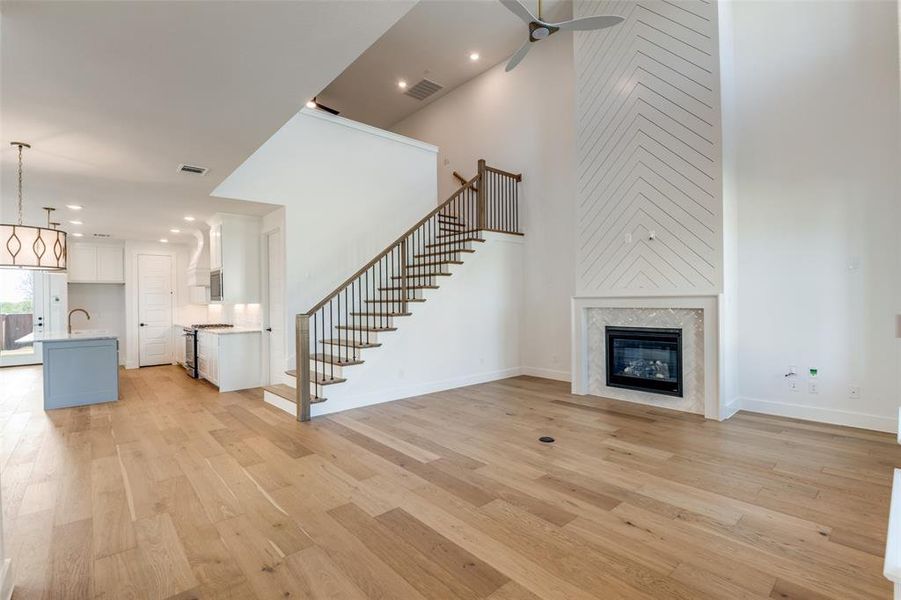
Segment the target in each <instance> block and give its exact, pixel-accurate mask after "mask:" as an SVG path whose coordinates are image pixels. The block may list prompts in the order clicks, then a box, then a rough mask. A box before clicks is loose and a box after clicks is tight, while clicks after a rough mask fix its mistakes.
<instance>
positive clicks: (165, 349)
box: [138, 254, 172, 367]
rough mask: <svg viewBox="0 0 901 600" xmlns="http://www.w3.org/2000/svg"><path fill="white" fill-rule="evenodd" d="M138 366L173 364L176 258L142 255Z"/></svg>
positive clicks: (139, 271)
mask: <svg viewBox="0 0 901 600" xmlns="http://www.w3.org/2000/svg"><path fill="white" fill-rule="evenodd" d="M138 320H139V321H140V322H139V323H138V344H139V350H138V366H141V367H148V366H151V365H165V364H169V363H171V362H172V257H171V256H159V255H155V254H139V255H138Z"/></svg>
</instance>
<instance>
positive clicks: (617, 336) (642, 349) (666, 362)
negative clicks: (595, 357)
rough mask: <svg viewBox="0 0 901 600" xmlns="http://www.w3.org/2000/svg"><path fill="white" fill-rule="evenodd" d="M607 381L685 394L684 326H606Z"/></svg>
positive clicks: (652, 391) (632, 387)
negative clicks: (683, 371) (660, 327)
mask: <svg viewBox="0 0 901 600" xmlns="http://www.w3.org/2000/svg"><path fill="white" fill-rule="evenodd" d="M605 330H606V336H607V385H608V386H610V387H618V388H626V389H629V390H640V391H643V392H651V393H654V394H666V395H668V396H679V397H680V398H681V397H682V330H681V329H658V328H653V327H609V326H608V327H606V328H605Z"/></svg>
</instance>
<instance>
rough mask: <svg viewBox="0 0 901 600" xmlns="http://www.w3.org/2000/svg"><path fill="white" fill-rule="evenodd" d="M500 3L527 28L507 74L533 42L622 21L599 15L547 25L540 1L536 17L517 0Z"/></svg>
mask: <svg viewBox="0 0 901 600" xmlns="http://www.w3.org/2000/svg"><path fill="white" fill-rule="evenodd" d="M500 3H501V4H503V5H504V6H506V7H507V8H508V9H509V10H510V12H512V13H513V14H514V15H516V16H517V17H519V18H520V19H522V20H523V21H524V22H525V23H526V25H528V26H529V39H528V40H526V42H525V43H524V44H523V45H522V46H520V47H519V50H517V51H516V52H515V53H514V54H513V56H511V57H510V61H509V62H508V63H507V67H506V68H505V69H504V70H505V71H507V72H510V71H512V70H513V69H514V68H515V67H516V65H518V64H519V63H520V61H521V60H522V59H524V58H525V57H526V54H527V53H528V52H529V46H530V45H531V44H533V43H535V42H540V41H541V40H543V39H546V38H547V37H549V36H551V35H553V34H555V33H557V32H558V31H560V30H563V31H593V30H595V29H604V28H605V27H613V26H614V25H619V24H620V23H622V22H623V21H624V19H623V18H622V17H615V16H612V15H600V16H596V17H585V18H583V19H572V20H571V21H563V22H562V23H547V22H545V21H543V20H542V19H541V0H538V16H537V17H536V16H534V15H533V14H532V13H531V12H529V9H528V8H526V7H525V6H523V5H522V3H520V2H519V0H500Z"/></svg>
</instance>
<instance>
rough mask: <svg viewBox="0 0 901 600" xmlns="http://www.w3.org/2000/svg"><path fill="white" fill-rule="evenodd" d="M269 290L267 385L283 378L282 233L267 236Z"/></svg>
mask: <svg viewBox="0 0 901 600" xmlns="http://www.w3.org/2000/svg"><path fill="white" fill-rule="evenodd" d="M266 237H267V240H268V246H269V248H268V252H267V254H268V256H269V259H268V260H269V264H268V271H269V289H268V294H267V296H268V310H267V315H266V331H267V332H268V333H267V335H268V336H269V383H279V382H283V381H285V380H286V377H285V300H284V297H285V265H284V261H283V260H282V251H281V248H282V233H281V231H279V230H276V231H273V232H272V233H270V234H268V235H267V236H266Z"/></svg>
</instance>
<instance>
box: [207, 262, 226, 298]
mask: <svg viewBox="0 0 901 600" xmlns="http://www.w3.org/2000/svg"><path fill="white" fill-rule="evenodd" d="M223 288H224V286H223V285H222V269H215V270H213V271H210V302H222V300H223V297H222V296H223Z"/></svg>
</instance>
